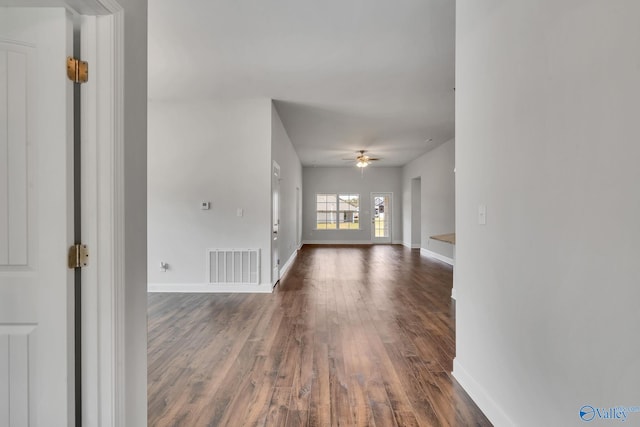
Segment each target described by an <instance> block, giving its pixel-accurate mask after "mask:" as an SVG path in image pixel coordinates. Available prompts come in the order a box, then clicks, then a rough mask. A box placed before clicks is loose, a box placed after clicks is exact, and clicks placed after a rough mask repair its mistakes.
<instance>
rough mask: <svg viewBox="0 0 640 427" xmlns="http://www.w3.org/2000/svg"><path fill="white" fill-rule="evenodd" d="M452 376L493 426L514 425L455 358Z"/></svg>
mask: <svg viewBox="0 0 640 427" xmlns="http://www.w3.org/2000/svg"><path fill="white" fill-rule="evenodd" d="M452 375H453V377H454V378H455V379H456V381H458V383H459V384H460V385H461V386H462V388H463V389H465V391H466V392H467V393H468V394H469V396H470V397H471V399H473V401H474V402H475V403H476V405H478V407H479V408H480V410H481V411H482V412H483V413H484V414H485V415H486V417H487V418H488V419H489V421H491V423H492V424H493V425H496V426H514V425H516V423H514V422H513V421H511V419H510V418H509V417H508V416H507V414H505V413H504V411H503V410H502V408H500V406H498V404H497V403H496V402H495V401H494V400H493V399H492V398H491V397H490V396H489V394H488V393H487V391H486V390H485V389H484V388H483V387H482V386H481V385H480V384H479V383H478V382H477V381H476V380H475V379H474V378H473V377H472V376H471V375H469V373H468V372H467V371H466V370H465V369H464V368H463V367H462V366H461V365H460V363H458V361H457V358H455V359H453V372H452Z"/></svg>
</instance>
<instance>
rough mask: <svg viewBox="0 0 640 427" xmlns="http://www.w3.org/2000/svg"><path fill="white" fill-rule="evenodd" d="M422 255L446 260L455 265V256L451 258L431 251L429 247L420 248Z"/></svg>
mask: <svg viewBox="0 0 640 427" xmlns="http://www.w3.org/2000/svg"><path fill="white" fill-rule="evenodd" d="M420 255H422V256H426V257H429V258H435V259H437V260H438V261H442V262H446V263H447V264H449V265H454V264H455V262H454V260H453V258H449V257H447V256H444V255H440V254H439V253H437V252H433V251H430V250H429V249H425V248H420Z"/></svg>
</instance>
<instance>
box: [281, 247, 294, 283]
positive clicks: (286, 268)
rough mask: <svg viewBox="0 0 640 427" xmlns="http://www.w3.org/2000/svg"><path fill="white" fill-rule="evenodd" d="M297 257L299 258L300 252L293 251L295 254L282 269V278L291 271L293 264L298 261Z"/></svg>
mask: <svg viewBox="0 0 640 427" xmlns="http://www.w3.org/2000/svg"><path fill="white" fill-rule="evenodd" d="M297 256H298V251H293V253H292V254H291V256H290V257H289V259H288V260H287V262H285V263H284V265H283V266H282V267H281V268H280V278H282V276H284V274H285V273H286V272H287V271H289V268H291V266H292V265H293V262H294V261H295V260H296V257H297Z"/></svg>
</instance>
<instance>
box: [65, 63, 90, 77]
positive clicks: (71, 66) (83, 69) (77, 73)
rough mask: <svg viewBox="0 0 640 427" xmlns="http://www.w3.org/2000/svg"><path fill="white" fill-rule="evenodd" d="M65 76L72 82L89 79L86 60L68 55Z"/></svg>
mask: <svg viewBox="0 0 640 427" xmlns="http://www.w3.org/2000/svg"><path fill="white" fill-rule="evenodd" d="M67 77H69V80H71V81H72V82H74V83H86V82H87V81H88V80H89V64H88V63H87V62H86V61H80V60H79V59H76V58H72V57H68V58H67Z"/></svg>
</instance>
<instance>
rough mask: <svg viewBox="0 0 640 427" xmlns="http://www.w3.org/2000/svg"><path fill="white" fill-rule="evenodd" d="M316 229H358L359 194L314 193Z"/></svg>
mask: <svg viewBox="0 0 640 427" xmlns="http://www.w3.org/2000/svg"><path fill="white" fill-rule="evenodd" d="M316 228H317V229H318V230H359V229H360V195H359V194H348V193H347V194H342V193H340V194H325V193H322V194H316Z"/></svg>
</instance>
